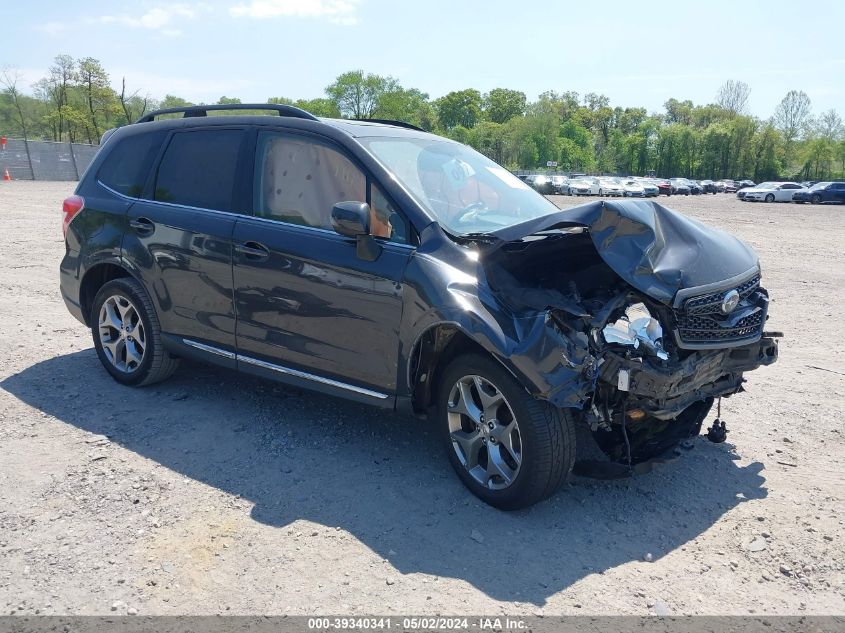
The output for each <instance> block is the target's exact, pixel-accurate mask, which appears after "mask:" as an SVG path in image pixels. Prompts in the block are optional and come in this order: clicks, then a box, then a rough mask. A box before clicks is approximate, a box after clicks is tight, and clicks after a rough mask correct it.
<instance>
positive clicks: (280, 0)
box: [229, 0, 359, 26]
mask: <svg viewBox="0 0 845 633" xmlns="http://www.w3.org/2000/svg"><path fill="white" fill-rule="evenodd" d="M358 1H359V0H252V1H251V2H241V3H240V4H236V5H234V6H232V7H230V8H229V13H231V14H232V15H233V16H235V17H249V18H278V17H284V18H320V19H325V20H328V21H329V22H332V23H334V24H342V25H345V26H352V25H355V24H357V23H358V16H357V11H358Z"/></svg>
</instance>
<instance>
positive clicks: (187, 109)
mask: <svg viewBox="0 0 845 633" xmlns="http://www.w3.org/2000/svg"><path fill="white" fill-rule="evenodd" d="M210 110H275V111H276V112H278V113H279V116H289V117H293V118H296V119H308V120H309V121H317V120H318V119H317V117H315V116H314V115H313V114H311V113H310V112H306V111H305V110H303V109H302V108H297V107H294V106H291V105H284V104H281V103H231V104H215V105H197V106H180V107H178V108H165V109H163V110H156V111H155V112H150V113H149V114H145V115H144V116H142V117H141V118H140V119H138V120H137V121H135V123H149V122H150V121H154V120H155V118H156V117H157V116H160V115H162V114H178V113H180V112H181V113H182V118H184V119H187V118H190V117H203V116H208V112H209V111H210Z"/></svg>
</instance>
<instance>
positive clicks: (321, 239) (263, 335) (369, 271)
mask: <svg viewBox="0 0 845 633" xmlns="http://www.w3.org/2000/svg"><path fill="white" fill-rule="evenodd" d="M342 201H360V202H365V201H366V202H368V203H369V204H370V206H371V209H372V211H371V217H372V220H371V222H372V226H373V227H374V235H380V236H383V237H381V238H379V240H378V241H379V244H380V246H381V249H382V250H381V253H380V255H379V256H378V258H377V259H376V260H375V261H365V260H364V259H361V258H359V257H358V256H357V254H356V242H355V240H354V239H352V238H348V237H343V236H341V235H339V234H338V233H336V232H335V231H334V230H332V228H331V209H332V207H333V205H334V204H335V203H337V202H342ZM253 206H254V216H253V217H239V218H238V221H237V224H236V226H235V232H234V235H233V244H234V266H233V277H234V286H235V305H236V310H237V315H238V326H237V346H238V360H239V363H241V366H242V367H243V368H244V369H250V367H247V365H253V366H256V365H258V366H261V367H264V368H267V367H271V368H272V369H275V370H276V371H279V372H281V373H282V374H284V373H286V372H287V373H288V374H289V375H294V376H297V377H299V378H303V377H304V378H305V379H306V380H309V379H310V380H312V381H313V382H315V383H322V384H323V385H324V386H325V385H329V386H330V387H336V388H339V389H341V390H343V389H347V390H349V391H356V390H357V391H359V392H367V393H370V394H376V395H375V397H376V398H382V397H383V399H386V398H387V396H390V395H392V394H393V393H394V392H395V389H396V375H397V363H398V356H399V323H400V320H401V316H402V291H403V287H402V276H403V272H404V269H405V266H406V264H407V262H408V259H409V257H410V256H411V253H412V249H411V247H410V246H409V245H408V244H406V243H405V241H406V238H405V236H406V235H407V234H408V231H407V226H406V225H405V224H404V220H403V219H402V218H401V217H400V216H399V214H397V213H396V212H395V211H394V210H393V208H392V206H391V205H390V203H389V202H388V201H387V199H386V198H385V197H384V196H383V194H381V193H380V191H379V190H378V188H377V187H375V185H374V184H373V183H371V182H370V181H369V179H368V178H367V176H366V174H365V173H364V171H363V170H362V169H361V168H360V167H359V166H358V165H357V164H356V163H355V162H353V160H351V159H350V157H349V156H348V155H346V154H345V153H344V152H343V150H342V149H341V148H339V147H337V146H334V145H333V144H330V143H328V142H326V141H323V140H319V139H317V138H315V137H310V136H305V135H296V134H288V133H282V132H273V131H264V132H261V133H259V135H258V141H257V145H256V158H255V182H254V193H253ZM356 388H359V389H356ZM360 388H363V390H362V389H360Z"/></svg>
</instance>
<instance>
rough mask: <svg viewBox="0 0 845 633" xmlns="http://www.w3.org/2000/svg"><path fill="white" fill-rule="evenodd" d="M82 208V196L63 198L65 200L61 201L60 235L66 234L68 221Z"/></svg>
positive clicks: (83, 202)
mask: <svg viewBox="0 0 845 633" xmlns="http://www.w3.org/2000/svg"><path fill="white" fill-rule="evenodd" d="M83 208H85V200H84V199H83V198H82V196H70V197H69V198H65V201H64V202H63V203H62V213H63V214H64V217H63V218H62V235H64V236H65V237H66V236H67V227H68V226H69V225H70V221H71V220H73V218H74V216H75V215H76V214H77V213H79V212H80V211H82V209H83Z"/></svg>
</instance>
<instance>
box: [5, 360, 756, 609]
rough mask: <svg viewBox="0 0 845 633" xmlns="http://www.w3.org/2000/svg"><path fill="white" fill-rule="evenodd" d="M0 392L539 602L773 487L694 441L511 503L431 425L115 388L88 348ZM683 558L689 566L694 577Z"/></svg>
mask: <svg viewBox="0 0 845 633" xmlns="http://www.w3.org/2000/svg"><path fill="white" fill-rule="evenodd" d="M0 387H2V388H3V389H5V390H6V391H8V392H9V393H11V394H13V395H14V396H16V397H17V398H19V399H20V400H22V401H24V402H26V403H27V404H29V405H31V406H33V407H35V408H37V409H39V410H41V411H43V412H44V413H46V414H48V415H50V416H53V417H55V418H57V419H58V420H60V421H62V422H64V423H67V424H70V425H73V426H75V427H78V428H79V429H82V430H84V431H86V432H89V433H93V434H102V435H106V436H107V437H108V438H109V439H110V440H111V441H112V442H114V443H116V444H118V445H120V446H122V447H123V448H125V449H127V450H130V451H133V452H135V453H137V454H138V455H140V456H142V457H144V458H147V459H150V460H154V461H155V462H157V463H159V464H161V465H163V466H165V467H167V468H169V469H171V470H173V471H175V472H177V473H180V474H181V475H184V476H186V477H190V478H192V479H194V480H196V481H199V482H202V483H204V484H207V485H209V486H214V487H216V488H218V489H220V490H222V491H225V492H227V493H231V494H233V495H239V496H240V497H241V498H243V499H246V500H248V501H250V502H252V503H253V504H254V507H253V509H252V518H253V519H254V520H255V521H260V522H261V523H264V524H267V525H270V526H276V527H284V526H287V525H289V524H291V523H292V522H294V521H296V520H298V519H305V520H308V521H314V522H317V523H320V524H323V525H325V526H330V527H339V528H341V529H342V530H346V531H347V532H349V533H350V534H351V535H352V536H353V537H355V538H357V539H358V540H359V541H360V542H362V543H363V544H365V545H366V546H368V547H369V548H371V549H372V550H373V551H374V552H376V553H377V554H378V555H379V556H381V557H383V558H385V559H387V560H388V561H389V562H390V564H391V565H392V566H393V567H394V568H395V569H396V571H397V572H398V573H401V574H412V573H424V574H430V575H433V576H448V577H453V578H458V579H463V580H465V581H466V582H468V583H471V584H472V585H473V586H475V587H477V588H478V589H479V590H481V591H483V592H484V593H486V594H487V595H488V596H490V597H492V598H494V599H497V600H506V601H515V600H518V601H521V602H530V603H534V604H537V605H542V604H543V603H544V602H545V601H546V599H547V598H548V597H549V596H550V595H552V594H555V593H557V592H559V591H561V590H565V589H566V588H567V587H569V586H570V585H572V584H573V583H575V582H577V581H578V580H580V579H582V578H584V577H586V576H588V575H591V574H601V573H603V572H604V571H606V570H609V569H612V568H615V567H617V566H619V565H623V564H625V563H630V562H632V561H643V560H644V557H646V556H647V555H648V554H650V555H651V558H652V559H653V560H654V561H659V560H660V559H661V557H663V556H665V555H667V554H669V553H671V552H672V551H673V550H675V549H677V548H680V547H682V546H684V545H685V544H687V543H689V542H690V541H693V540H695V539H696V538H697V537H698V536H699V535H701V534H702V533H703V532H704V531H705V530H707V529H708V528H710V527H711V526H712V525H713V524H714V523H716V522H717V521H718V520H719V518H720V517H721V516H722V515H723V514H725V513H726V512H728V511H730V510H731V509H732V508H734V507H736V506H737V505H739V504H741V503H745V502H749V501H751V500H754V499H761V498H764V497H765V496H766V494H767V491H766V488H765V487H764V482H765V480H764V478H763V476H762V475H761V470H762V469H763V466H762V464H760V463H752V464H748V465H740V463H739V461H738V458H737V457H736V455H735V454H734V453H733V452H732V449H731V445H730V444H722V445H714V444H710V443H708V442H707V441H706V440H704V438H703V437H702V438H699V440H698V441H697V442H696V443H695V448H694V449H693V450H691V451H689V452H688V453H685V454H684V455H683V457H682V458H681V459H680V460H678V461H677V462H674V463H671V464H668V465H665V466H664V467H662V468H660V469H658V470H656V471H654V472H652V473H650V474H648V475H643V476H638V477H636V478H634V479H631V480H625V481H616V482H600V481H593V480H586V479H576V480H574V481H572V482H570V483H569V484H568V485H567V486H565V488H564V489H563V490H561V491H560V492H558V493H557V494H556V495H555V496H554V497H552V498H551V499H549V500H547V501H544V502H542V503H539V504H537V505H536V506H534V507H532V508H530V509H528V510H524V511H520V512H513V513H506V512H501V511H498V510H495V509H493V508H490V507H488V506H485V505H484V504H483V503H481V502H479V501H478V500H476V499H475V497H473V496H472V495H470V494H469V492H467V491H466V490H465V489H464V487H463V486H462V485H461V483H460V482H459V481H458V479H457V478H456V477H455V476H454V474H453V473H452V471H451V468H450V466H449V464H448V462H447V460H446V458H445V455H444V454H443V450H442V448H441V446H440V444H439V442H438V440H437V438H436V436H435V433H434V432H433V429H432V427H431V426H430V424H429V423H426V422H425V421H420V420H416V419H415V418H411V417H408V416H401V415H398V414H395V413H391V412H384V411H380V410H377V409H372V408H369V407H365V406H363V405H357V404H354V403H348V402H345V401H341V400H336V399H333V398H328V397H325V396H321V395H318V394H313V393H308V392H300V391H297V390H293V389H288V388H285V387H282V386H278V385H275V384H273V383H269V382H265V381H261V380H259V379H253V378H251V377H246V376H241V375H238V374H236V373H234V372H230V371H226V370H222V369H217V368H214V367H209V366H204V365H197V364H187V363H186V364H184V365H183V366H182V368H181V369H180V370H179V371H178V372H177V374H176V375H175V376H174V377H173V378H172V379H171V380H170V381H168V382H167V383H164V384H160V385H155V386H153V387H149V388H145V389H131V388H126V387H121V386H119V385H117V384H116V383H115V382H113V381H112V380H111V378H110V377H109V376H108V375H107V374H106V373H105V371H103V370H102V368H101V367H100V366H99V362H98V360H97V358H96V355H95V354H94V352H93V350H90V349H89V350H85V351H82V352H76V353H72V354H67V355H63V356H57V357H55V358H52V359H50V360H47V361H44V362H41V363H38V364H35V365H33V366H31V367H28V368H27V369H25V370H23V371H21V372H19V373H17V374H15V375H13V376H10V377H9V378H7V379H6V380H4V381H2V383H0ZM81 450H82V451H84V450H85V449H84V448H83V449H81ZM79 458H80V460H83V459H88V458H89V457H88V456H87V454H84V453H82V452H81V453H80V456H79ZM165 503H166V502H165ZM185 510H186V511H188V512H189V511H190V509H189V508H185ZM285 534H286V532H285ZM280 538H287V536H284V535H282V536H280ZM641 564H642V565H645V566H647V565H648V563H646V562H642V563H641ZM689 564H690V565H692V567H691V568H690V570H689V573H691V574H697V573H699V572H700V571H701V570H700V566H701V564H700V563H689ZM656 569H657V568H654V570H655V571H656ZM643 574H644V576H643V577H644V578H646V577H647V576H648V574H649V570H648V569H643ZM435 586H436V585H435ZM434 590H435V589H433V588H432V591H434Z"/></svg>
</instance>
